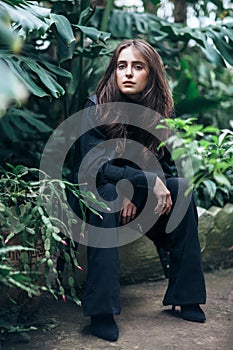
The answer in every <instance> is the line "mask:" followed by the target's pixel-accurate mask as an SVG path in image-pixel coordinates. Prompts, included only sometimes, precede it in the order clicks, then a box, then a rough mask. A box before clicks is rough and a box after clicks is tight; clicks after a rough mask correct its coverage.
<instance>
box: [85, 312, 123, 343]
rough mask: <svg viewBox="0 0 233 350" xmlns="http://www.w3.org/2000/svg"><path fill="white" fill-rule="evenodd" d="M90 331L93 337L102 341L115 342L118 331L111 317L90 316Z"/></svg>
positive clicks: (108, 315) (109, 315)
mask: <svg viewBox="0 0 233 350" xmlns="http://www.w3.org/2000/svg"><path fill="white" fill-rule="evenodd" d="M91 329H92V333H93V335H95V336H96V337H98V338H102V339H104V340H109V341H116V340H117V339H118V336H119V330H118V327H117V324H116V322H115V320H114V317H113V315H111V314H106V315H96V316H91Z"/></svg>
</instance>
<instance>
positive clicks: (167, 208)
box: [164, 195, 172, 215]
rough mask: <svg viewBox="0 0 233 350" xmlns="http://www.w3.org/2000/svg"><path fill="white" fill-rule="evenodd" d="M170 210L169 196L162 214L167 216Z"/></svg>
mask: <svg viewBox="0 0 233 350" xmlns="http://www.w3.org/2000/svg"><path fill="white" fill-rule="evenodd" d="M171 209H172V199H171V196H170V195H169V196H168V197H167V201H166V205H165V208H164V214H166V215H168V214H169V213H170V211H171Z"/></svg>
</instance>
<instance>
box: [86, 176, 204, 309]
mask: <svg viewBox="0 0 233 350" xmlns="http://www.w3.org/2000/svg"><path fill="white" fill-rule="evenodd" d="M166 185H167V188H168V189H169V191H170V192H171V197H172V201H173V209H172V211H171V214H170V215H163V216H161V217H160V218H159V219H158V220H157V222H156V223H155V224H154V225H153V227H152V228H151V229H150V230H149V231H148V232H147V233H146V235H147V236H148V238H150V239H151V240H152V241H153V242H154V243H155V245H156V246H161V247H165V248H166V249H167V250H168V251H169V252H170V254H169V259H170V267H169V276H168V277H169V278H168V288H167V291H166V293H165V296H164V299H163V304H164V305H185V304H204V303H205V302H206V290H205V280H204V275H203V269H202V261H201V251H200V244H199V239H198V217H197V210H196V205H195V202H194V199H193V196H192V195H189V196H188V197H187V196H186V195H185V191H186V189H187V181H186V180H185V179H180V178H168V179H167V181H166ZM99 194H100V195H101V197H102V198H103V199H105V200H106V201H110V202H109V203H111V201H114V200H116V198H117V195H118V194H119V193H118V194H117V192H116V187H115V185H114V184H111V183H107V184H104V185H102V186H101V187H100V188H99ZM145 198H146V196H145V195H144V194H143V191H142V192H141V193H140V191H139V195H138V198H137V200H138V203H139V202H140V201H141V202H143V201H144V200H145ZM118 199H119V201H122V198H120V196H118ZM137 200H136V202H137ZM142 204H143V203H142ZM155 204H156V202H155V197H154V206H155ZM143 205H144V204H143ZM151 215H154V213H153V210H151ZM102 216H103V219H100V218H99V217H98V216H96V215H95V214H91V215H90V220H89V222H90V224H91V225H92V228H91V229H90V231H91V232H89V235H90V238H91V239H92V243H91V246H88V248H87V249H88V250H87V255H88V275H87V284H86V289H85V293H84V298H83V310H84V315H85V316H92V315H99V314H119V313H120V283H119V255H118V247H117V240H118V229H117V227H118V226H119V212H117V211H116V212H114V208H113V210H112V213H110V214H109V213H107V214H103V215H102ZM95 227H96V229H95ZM108 228H111V234H110V235H109V239H110V241H109V242H110V244H109V246H110V248H107V247H106V248H102V246H103V245H102V244H101V243H102V242H103V241H104V242H105V246H107V245H106V233H107V232H108ZM101 229H102V231H103V232H104V233H103V235H102V233H101ZM167 231H168V232H167ZM110 236H111V237H110ZM93 237H94V238H93ZM93 242H94V244H93Z"/></svg>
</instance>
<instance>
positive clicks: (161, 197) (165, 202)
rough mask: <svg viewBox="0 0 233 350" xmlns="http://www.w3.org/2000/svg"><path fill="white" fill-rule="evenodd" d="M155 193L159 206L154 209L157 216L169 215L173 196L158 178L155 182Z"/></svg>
mask: <svg viewBox="0 0 233 350" xmlns="http://www.w3.org/2000/svg"><path fill="white" fill-rule="evenodd" d="M153 193H154V195H155V197H156V199H157V205H156V207H155V208H154V212H155V214H159V215H163V214H169V213H170V211H171V209H172V199H171V194H170V192H169V190H168V189H167V187H166V186H165V185H164V183H163V181H162V180H161V179H160V178H159V177H158V176H157V178H156V181H155V185H154V188H153Z"/></svg>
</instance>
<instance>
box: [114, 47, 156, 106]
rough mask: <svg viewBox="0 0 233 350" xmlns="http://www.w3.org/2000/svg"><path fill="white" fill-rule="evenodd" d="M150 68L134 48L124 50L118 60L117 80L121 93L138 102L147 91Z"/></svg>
mask: <svg viewBox="0 0 233 350" xmlns="http://www.w3.org/2000/svg"><path fill="white" fill-rule="evenodd" d="M148 77H149V67H148V64H147V63H146V61H145V60H144V58H143V57H142V55H141V54H140V52H139V51H138V50H137V49H135V48H134V47H132V46H129V47H127V48H126V49H123V50H122V51H121V53H120V55H119V57H118V60H117V68H116V79H117V85H118V87H119V89H120V91H121V92H122V93H123V94H124V95H126V96H127V97H129V98H131V99H133V100H137V99H138V97H139V95H140V94H141V92H142V91H143V90H144V89H145V87H146V85H147V82H148Z"/></svg>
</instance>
